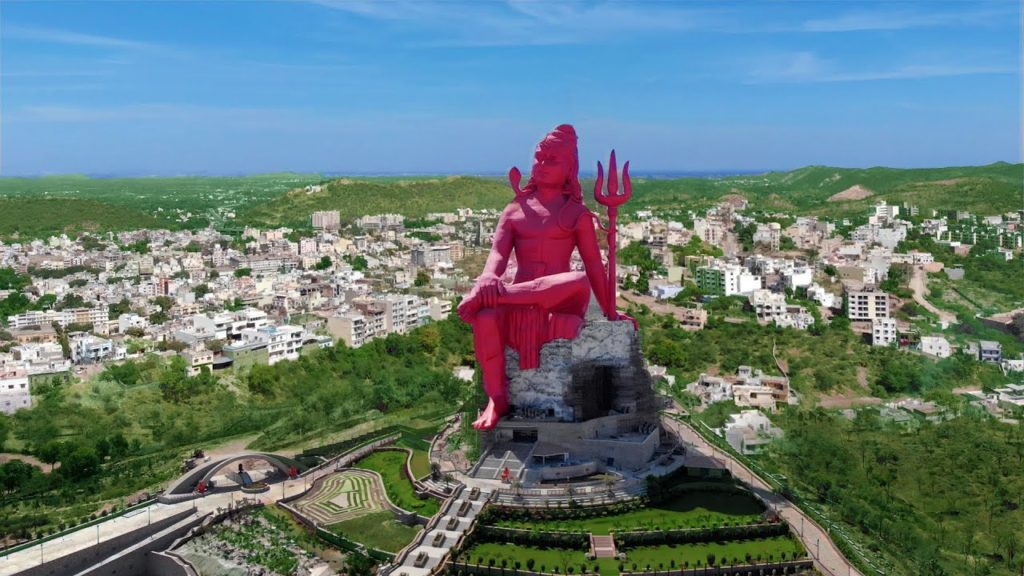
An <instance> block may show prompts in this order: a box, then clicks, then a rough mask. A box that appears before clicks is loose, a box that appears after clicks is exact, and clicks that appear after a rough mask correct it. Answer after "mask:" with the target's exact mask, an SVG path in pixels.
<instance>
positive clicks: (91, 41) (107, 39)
mask: <svg viewBox="0 0 1024 576" xmlns="http://www.w3.org/2000/svg"><path fill="white" fill-rule="evenodd" d="M4 37H5V38H7V39H17V40H31V41H35V42H46V43H50V44H71V45H74V46H96V47H100V48H130V49H137V50H151V49H156V48H160V46H158V45H156V44H150V43H148V42H139V41H136V40H126V39H123V38H115V37H112V36H99V35H96V34H84V33H81V32H74V31H70V30H59V29H56V28H38V27H34V26H19V25H12V24H8V25H6V26H5V27H4Z"/></svg>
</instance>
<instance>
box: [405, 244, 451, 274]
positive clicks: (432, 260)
mask: <svg viewBox="0 0 1024 576" xmlns="http://www.w3.org/2000/svg"><path fill="white" fill-rule="evenodd" d="M412 263H413V264H414V265H415V266H420V267H422V268H429V267H431V266H433V265H435V264H451V263H452V249H451V247H450V246H448V245H447V244H432V245H429V246H417V247H416V248H413V249H412Z"/></svg>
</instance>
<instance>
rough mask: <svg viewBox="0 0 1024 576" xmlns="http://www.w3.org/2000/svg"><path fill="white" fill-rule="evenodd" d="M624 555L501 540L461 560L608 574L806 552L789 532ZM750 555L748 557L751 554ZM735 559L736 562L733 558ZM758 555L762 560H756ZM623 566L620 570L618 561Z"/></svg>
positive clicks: (471, 550) (767, 558) (741, 561)
mask: <svg viewBox="0 0 1024 576" xmlns="http://www.w3.org/2000/svg"><path fill="white" fill-rule="evenodd" d="M619 551H620V552H624V553H625V554H626V560H625V561H620V560H617V559H612V558H602V559H598V560H587V558H586V552H587V550H586V549H584V548H579V549H571V548H551V547H549V548H542V547H539V546H523V545H517V544H508V543H500V542H488V543H481V544H476V545H473V546H471V547H470V548H468V549H467V550H465V551H463V552H461V553H460V554H459V557H458V560H459V561H460V562H466V563H470V564H481V565H484V566H487V565H490V564H491V561H492V560H493V561H494V565H495V566H506V567H508V568H515V567H516V566H517V564H518V566H519V567H520V568H523V569H528V570H529V569H532V570H534V571H538V572H548V573H560V574H570V573H572V572H576V573H579V572H581V571H582V569H583V568H586V570H587V571H592V570H593V569H594V568H595V567H596V568H597V571H598V572H599V573H600V574H602V575H604V576H611V575H617V574H619V573H620V571H627V572H632V571H638V570H640V571H642V570H647V569H648V567H649V568H650V569H652V570H654V569H658V570H668V569H680V568H697V567H701V566H707V565H708V564H709V563H712V565H723V564H724V565H731V564H733V563H735V564H747V563H751V562H758V561H761V562H768V561H770V560H776V561H778V560H793V559H796V558H801V557H803V556H804V550H803V547H802V546H801V545H800V543H799V542H797V541H796V540H795V539H794V538H793V537H791V536H776V537H772V538H758V539H754V540H736V541H727V542H704V543H695V544H677V545H672V544H667V545H662V546H643V547H636V548H627V549H620V550H619ZM748 558H749V559H748ZM734 559H735V562H734ZM758 559H760V560H758ZM620 565H621V566H622V569H621V570H620V568H619V566H620Z"/></svg>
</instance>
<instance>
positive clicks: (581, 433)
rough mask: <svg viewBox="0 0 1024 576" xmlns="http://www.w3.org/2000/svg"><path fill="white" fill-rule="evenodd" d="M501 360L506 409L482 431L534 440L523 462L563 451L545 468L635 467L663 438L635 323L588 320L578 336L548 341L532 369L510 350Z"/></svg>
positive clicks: (508, 440) (507, 440)
mask: <svg viewBox="0 0 1024 576" xmlns="http://www.w3.org/2000/svg"><path fill="white" fill-rule="evenodd" d="M505 358H506V374H507V376H508V378H509V404H510V405H511V410H510V412H509V414H508V415H506V416H505V417H504V418H502V420H501V422H499V424H498V426H497V428H495V429H494V431H493V432H492V433H489V434H487V435H486V436H485V437H486V438H487V439H488V440H489V441H490V442H491V443H494V444H515V445H523V444H530V443H532V444H534V445H535V446H534V449H532V450H530V451H529V452H528V454H529V457H528V458H527V460H528V462H527V463H525V466H526V467H527V468H529V467H530V466H531V464H532V460H531V458H534V457H540V458H534V460H544V461H547V457H548V456H551V455H557V454H561V453H564V454H565V455H566V458H565V459H564V461H559V466H558V467H556V468H551V467H547V470H546V471H545V473H548V472H552V471H555V472H557V471H558V470H563V471H565V473H566V474H571V472H570V471H571V470H572V469H573V466H574V465H578V466H581V470H590V471H592V470H594V466H596V467H597V468H604V467H606V466H611V467H619V468H630V469H636V468H640V467H642V466H643V465H644V464H646V463H647V462H648V461H649V460H650V459H651V457H652V456H653V454H654V451H655V449H656V448H657V446H658V443H659V439H660V437H659V427H658V411H657V405H656V400H655V395H654V389H653V388H652V386H651V376H650V373H648V371H647V368H646V366H645V364H644V359H643V356H642V355H641V353H640V341H639V335H638V334H637V332H636V330H635V329H634V328H633V324H632V323H630V322H625V321H614V322H613V321H608V320H604V319H600V320H596V319H589V320H588V321H587V323H586V325H585V326H584V327H583V329H582V331H581V332H580V335H579V336H578V337H576V338H575V339H573V340H554V341H552V342H548V343H547V344H545V345H544V346H543V347H542V348H541V351H540V366H539V367H538V368H536V369H533V370H521V369H520V368H519V357H518V355H517V354H516V352H515V351H514V350H512V349H511V348H507V349H506V351H505ZM538 450H539V451H540V452H538ZM556 459H557V458H556ZM567 463H575V464H573V465H567ZM588 463H589V464H588ZM587 473H590V472H587ZM556 477H557V476H556ZM562 477H567V476H562Z"/></svg>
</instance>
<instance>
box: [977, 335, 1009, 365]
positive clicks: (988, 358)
mask: <svg viewBox="0 0 1024 576" xmlns="http://www.w3.org/2000/svg"><path fill="white" fill-rule="evenodd" d="M978 360H981V361H982V362H1001V361H1002V360H1003V345H1002V344H1000V343H999V342H994V341H992V340H982V341H980V342H978Z"/></svg>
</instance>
